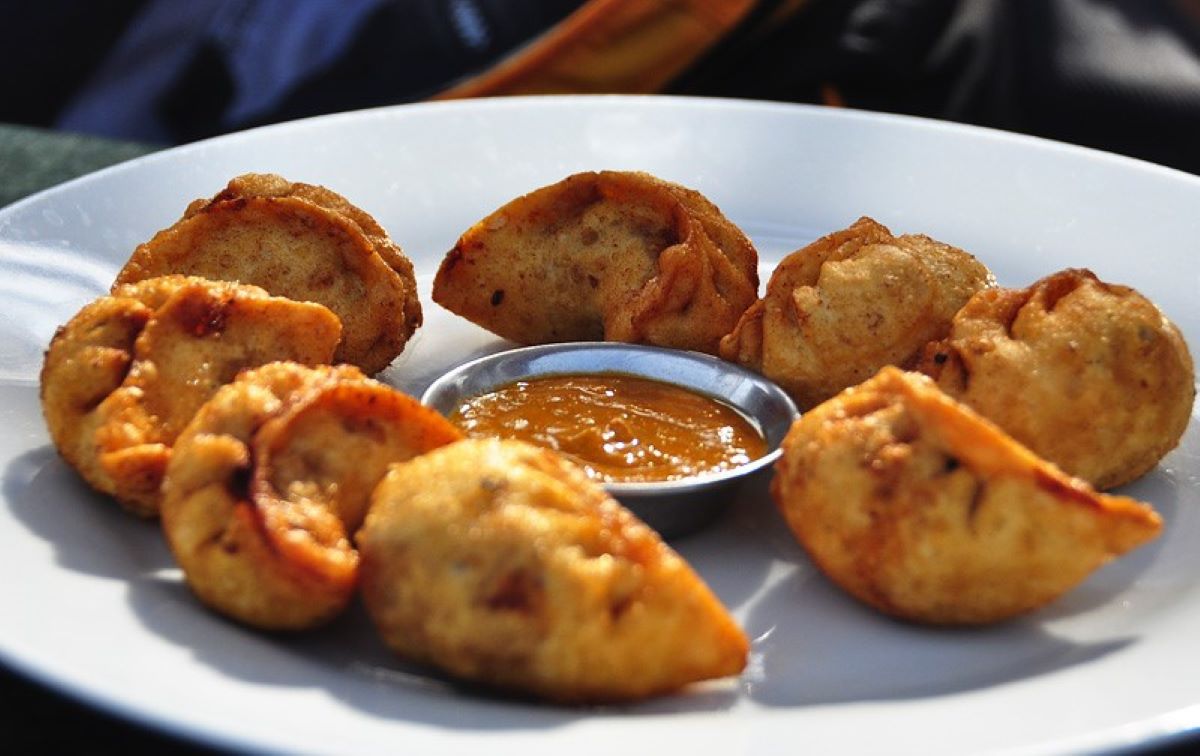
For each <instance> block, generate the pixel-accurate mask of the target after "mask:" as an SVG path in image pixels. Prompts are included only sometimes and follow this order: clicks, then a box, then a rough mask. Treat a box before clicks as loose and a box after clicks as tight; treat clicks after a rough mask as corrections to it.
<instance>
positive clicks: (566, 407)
mask: <svg viewBox="0 0 1200 756" xmlns="http://www.w3.org/2000/svg"><path fill="white" fill-rule="evenodd" d="M450 420H451V421H452V422H454V423H455V424H456V425H458V426H459V427H460V428H462V429H463V431H464V432H465V433H466V434H467V435H469V436H473V437H487V436H500V437H503V438H515V439H520V440H522V441H528V442H530V443H533V444H537V445H538V446H543V447H546V448H549V449H554V450H555V451H557V452H559V453H561V454H564V455H565V456H567V457H568V458H570V459H572V460H573V461H575V462H576V463H577V464H579V465H580V466H582V467H583V468H584V470H585V471H586V472H587V474H588V475H589V476H591V477H592V478H594V479H597V480H601V481H604V482H613V483H633V482H652V481H664V480H677V479H680V478H690V477H693V476H696V475H704V474H708V473H716V472H721V471H722V470H730V469H733V468H735V467H739V466H741V465H744V464H746V463H747V462H750V461H751V460H754V459H757V458H758V457H761V456H763V455H764V454H766V453H767V443H766V441H765V440H764V439H763V436H762V433H760V432H759V431H758V429H757V428H755V427H754V425H753V424H751V422H750V421H749V420H747V419H746V418H745V417H743V416H742V415H741V414H740V413H738V412H737V411H736V410H734V409H733V408H732V407H729V406H727V405H725V404H722V403H721V402H719V401H717V400H715V399H711V398H709V397H707V396H703V395H701V394H697V393H695V392H692V391H689V390H687V389H685V388H681V387H679V386H674V385H671V384H669V383H663V382H661V381H654V380H650V379H647V378H640V377H637V376H632V375H624V374H619V373H607V374H603V375H600V374H593V375H552V376H545V377H540V378H531V379H528V380H522V381H517V382H515V383H511V384H508V385H507V386H502V387H500V388H499V389H496V390H494V391H491V392H489V393H486V394H482V395H480V396H477V397H474V398H471V399H467V400H464V401H463V402H462V403H461V404H460V405H459V406H458V408H457V409H456V410H455V411H454V412H453V413H451V415H450Z"/></svg>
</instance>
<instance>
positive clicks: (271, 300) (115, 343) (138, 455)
mask: <svg viewBox="0 0 1200 756" xmlns="http://www.w3.org/2000/svg"><path fill="white" fill-rule="evenodd" d="M340 334H341V326H340V325H339V323H338V319H337V317H336V316H334V314H333V313H332V312H330V311H329V310H328V309H326V308H325V307H323V306H321V305H318V304H313V303H302V302H293V301H291V300H288V299H282V298H279V297H271V296H268V295H267V293H266V292H265V291H263V290H262V289H260V288H258V287H256V286H248V285H240V284H234V283H227V282H216V281H208V280H205V279H201V278H188V277H185V276H165V277H162V278H151V279H147V280H145V281H141V282H139V283H136V284H129V285H126V286H118V287H116V288H115V289H114V290H113V293H112V295H111V296H106V297H101V298H99V299H97V300H96V301H95V302H93V303H91V304H89V305H87V306H86V307H84V308H83V309H82V310H81V311H80V312H79V313H78V314H76V315H75V317H73V318H72V319H71V320H70V322H68V323H67V324H66V325H64V326H62V327H61V328H59V329H58V331H57V333H55V335H54V339H53V340H52V341H51V342H50V348H49V349H48V350H47V352H46V360H45V363H44V365H43V367H42V374H41V399H42V411H43V413H44V414H45V417H46V425H47V426H48V427H49V429H50V437H51V438H52V439H53V441H54V444H55V446H56V447H58V450H59V453H61V454H62V456H63V458H64V459H65V460H66V461H67V462H68V463H69V464H70V465H71V466H72V467H74V468H75V469H76V470H78V471H79V472H80V474H81V475H82V476H83V478H84V479H85V480H86V481H87V482H88V484H89V485H91V486H92V487H93V488H95V489H97V490H99V491H102V492H104V493H106V494H109V495H111V496H113V497H115V498H116V499H117V501H119V502H120V503H121V504H122V505H123V506H125V507H126V508H127V509H129V510H131V511H133V512H136V513H137V514H139V515H143V516H153V515H155V514H157V512H158V505H159V499H160V493H159V486H160V484H161V483H162V476H163V473H164V472H165V470H166V467H167V462H168V460H169V459H170V457H171V447H172V445H173V444H174V442H175V438H176V437H177V436H178V435H179V433H180V431H182V430H183V427H184V426H185V425H186V424H187V423H188V421H190V420H191V419H192V415H193V414H195V412H196V410H198V409H199V408H200V406H201V405H202V404H203V403H204V402H205V401H206V400H207V399H208V398H209V397H210V396H211V395H212V394H213V392H214V391H216V390H217V388H219V387H220V386H221V385H223V384H225V383H228V382H229V381H231V380H233V378H234V376H235V375H237V373H238V371H239V370H241V369H243V368H247V367H253V366H255V365H261V364H263V363H266V362H271V361H274V360H295V361H297V362H304V363H309V364H319V363H324V362H328V361H329V359H330V358H331V357H332V356H333V353H334V348H335V347H336V345H337V343H338V339H339V336H340Z"/></svg>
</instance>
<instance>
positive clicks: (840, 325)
mask: <svg viewBox="0 0 1200 756" xmlns="http://www.w3.org/2000/svg"><path fill="white" fill-rule="evenodd" d="M993 283H994V281H993V278H992V274H991V272H989V271H988V269H987V268H986V267H984V265H983V264H982V263H980V262H979V261H978V260H976V259H975V258H974V257H972V256H971V255H969V254H967V253H966V252H963V251H962V250H961V249H957V248H955V247H951V246H949V245H947V244H942V243H940V242H937V241H934V240H933V239H930V238H929V237H927V236H912V235H906V236H900V237H895V236H892V234H891V232H890V231H888V230H887V228H885V227H884V226H881V225H880V224H878V223H876V222H875V221H873V220H871V219H870V218H860V219H859V220H858V221H857V222H856V223H854V225H852V226H850V227H849V228H847V229H844V230H842V231H838V232H835V233H833V234H830V235H828V236H825V237H822V238H821V239H818V240H817V241H815V242H813V243H812V244H810V245H808V246H807V247H804V248H803V249H799V250H797V251H795V252H793V253H791V254H790V255H788V256H787V257H786V258H784V260H783V261H782V262H781V263H780V264H779V266H778V267H777V268H776V269H775V272H774V273H773V274H772V275H771V279H770V281H768V282H767V293H766V295H765V296H764V297H763V298H762V299H760V300H759V301H758V302H756V303H755V304H754V306H752V307H751V308H750V309H749V310H747V311H746V313H745V315H743V316H742V318H741V321H740V322H739V323H738V324H737V329H736V330H734V332H733V333H731V334H729V335H728V336H726V337H725V338H724V339H723V340H722V341H721V356H722V357H724V358H725V359H727V360H731V361H733V362H738V363H740V364H742V365H745V366H747V367H749V368H751V369H753V370H757V371H758V372H760V373H762V374H763V375H765V376H767V377H768V378H770V379H771V380H773V381H775V382H776V383H778V384H779V385H780V386H782V387H783V388H784V390H786V391H787V392H788V393H790V394H791V395H792V397H793V398H794V399H795V400H796V403H797V404H798V405H799V406H800V408H801V409H807V408H809V407H812V406H814V405H816V404H818V403H820V402H822V401H824V400H826V399H828V398H829V397H831V396H833V395H834V394H836V393H837V392H838V391H841V390H842V389H844V388H846V387H847V386H852V385H854V384H856V383H859V382H861V381H863V380H865V379H867V378H869V377H870V376H872V375H874V374H875V372H876V371H878V370H879V368H881V367H882V366H884V365H900V366H905V365H907V364H908V363H910V362H911V361H912V360H913V359H914V358H916V356H917V354H918V353H919V352H920V350H921V348H922V347H923V346H924V345H925V344H926V342H928V341H931V340H933V339H937V338H941V337H942V336H944V335H945V334H946V332H947V331H948V330H949V328H950V319H951V318H952V317H953V316H954V313H955V312H957V311H958V308H960V307H962V305H963V303H965V302H966V301H967V299H968V298H970V296H971V295H972V294H974V293H975V292H976V291H979V290H980V289H983V288H986V287H989V286H992V285H993Z"/></svg>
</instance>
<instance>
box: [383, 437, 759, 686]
mask: <svg viewBox="0 0 1200 756" xmlns="http://www.w3.org/2000/svg"><path fill="white" fill-rule="evenodd" d="M359 548H360V549H361V554H362V559H363V565H362V577H363V594H364V597H365V599H366V603H367V608H368V610H369V611H370V613H371V615H372V617H373V618H374V620H375V623H376V625H377V626H378V627H379V630H380V631H381V633H382V635H383V637H384V639H385V641H386V642H387V643H388V645H390V646H391V647H392V648H393V649H394V650H395V651H397V652H398V653H400V654H401V655H403V656H405V657H407V658H409V659H413V660H416V661H421V662H427V663H430V664H433V665H435V666H438V667H440V668H442V669H445V670H446V671H448V672H450V673H452V674H454V675H457V676H459V677H462V678H466V679H470V680H477V681H482V682H485V683H489V684H491V685H496V686H500V687H505V688H514V689H517V690H521V691H525V692H529V693H533V694H536V695H539V696H543V697H546V698H550V699H554V700H559V701H573V702H592V701H612V700H621V699H634V698H640V697H644V696H649V695H654V694H659V693H666V692H669V691H672V690H675V689H677V688H680V687H682V686H683V685H686V684H688V683H691V682H694V681H698V680H704V679H709V678H716V677H723V676H725V675H733V674H737V673H738V672H740V671H741V669H742V668H743V666H744V665H745V662H746V654H747V651H748V644H747V640H746V637H745V635H744V634H743V633H742V631H741V630H740V629H739V628H738V626H737V625H736V624H735V623H734V621H733V619H732V618H731V617H730V616H729V615H728V613H727V612H726V611H725V609H724V607H722V606H721V604H720V603H719V601H718V600H717V599H716V597H714V596H713V594H712V593H711V591H709V589H708V588H707V587H706V586H705V585H704V583H703V582H701V580H700V579H699V578H698V577H697V576H696V574H695V573H694V572H692V570H691V568H689V567H688V565H687V563H685V562H684V561H683V559H681V558H680V557H679V555H677V554H676V553H675V552H674V551H672V550H671V548H670V547H669V546H667V545H666V544H665V543H663V542H662V540H661V539H660V538H659V537H658V535H657V534H656V533H655V532H654V531H653V530H651V529H650V528H648V527H647V526H646V525H644V524H642V523H641V522H640V521H639V520H638V519H637V518H636V517H634V516H633V515H632V514H630V513H629V512H628V511H627V510H625V509H624V508H623V507H621V506H620V505H619V504H618V503H617V502H616V501H614V500H613V499H612V498H611V497H609V496H608V495H607V494H606V493H605V492H604V490H603V489H602V488H600V487H599V486H598V485H597V484H596V483H594V482H593V481H591V480H589V479H588V478H587V476H586V475H584V474H583V472H582V471H581V470H579V469H578V468H577V467H575V466H574V465H571V464H570V463H568V462H566V461H565V460H563V458H562V457H559V456H558V455H556V454H555V453H554V452H551V451H549V450H545V449H541V448H538V447H535V446H532V445H529V444H525V443H523V442H519V441H500V440H496V439H472V440H468V441H461V442H459V443H456V444H452V445H450V446H446V447H444V448H442V449H438V450H436V451H434V452H431V453H430V454H427V455H425V456H422V457H418V458H416V459H414V460H412V461H410V462H406V463H403V464H400V465H396V466H394V467H393V468H392V470H391V471H390V472H389V473H388V475H387V477H385V478H384V479H383V481H382V482H381V483H380V484H379V487H378V488H377V489H376V491H375V496H374V498H373V502H372V505H371V510H370V514H368V516H367V521H366V524H365V525H364V526H363V529H362V530H361V531H360V533H359Z"/></svg>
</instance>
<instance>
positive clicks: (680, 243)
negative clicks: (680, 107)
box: [433, 171, 758, 354]
mask: <svg viewBox="0 0 1200 756" xmlns="http://www.w3.org/2000/svg"><path fill="white" fill-rule="evenodd" d="M757 295H758V253H757V252H756V251H755V249H754V246H753V245H752V244H751V243H750V240H749V239H748V238H746V235H745V234H743V233H742V232H741V231H740V230H739V229H738V228H737V227H736V226H735V225H733V224H732V223H731V222H730V221H729V220H728V219H726V218H725V216H723V215H722V214H721V212H720V210H718V209H717V208H716V206H714V205H713V204H712V203H711V202H709V201H708V200H707V199H705V198H704V197H703V196H701V195H700V194H699V193H698V192H696V191H693V190H691V189H687V188H684V187H682V186H679V185H678V184H673V183H670V182H667V181H663V180H661V179H658V178H655V177H653V176H650V175H648V174H645V173H635V172H621V171H603V172H600V173H580V174H576V175H573V176H570V177H568V178H566V179H564V180H563V181H560V182H559V183H557V184H552V185H550V186H546V187H543V188H541V189H538V190H537V191H534V192H532V193H530V194H527V195H525V196H523V197H519V198H517V199H515V200H513V201H511V202H509V203H508V204H506V205H505V206H503V207H501V208H500V209H499V210H497V211H495V212H494V213H492V214H491V215H489V216H488V217H486V218H484V219H483V220H481V221H479V222H478V223H476V224H475V225H474V226H472V227H471V228H470V229H469V230H468V231H467V232H466V233H465V234H463V236H462V238H460V239H459V240H458V243H457V244H456V245H455V246H454V249H452V250H451V251H450V252H449V254H447V255H446V257H445V259H444V260H443V261H442V264H441V267H440V268H439V269H438V272H437V277H436V278H435V279H434V283H433V299H434V301H435V302H437V303H438V304H440V305H442V306H443V307H445V308H446V309H448V310H450V311H451V312H454V313H456V314H458V315H461V316H463V317H465V318H467V319H468V320H470V321H472V322H474V323H476V324H478V325H480V326H482V327H484V328H486V329H488V330H489V331H491V332H493V333H495V334H497V335H499V336H503V337H504V338H507V339H511V340H512V341H516V342H518V343H521V344H543V343H548V342H559V341H592V340H608V341H624V342H633V343H644V344H654V345H657V346H664V347H676V348H680V349H693V350H697V351H701V352H708V353H710V354H715V353H716V350H717V343H718V341H719V340H720V339H721V337H722V336H724V335H725V334H727V333H729V331H730V330H732V329H733V326H734V324H735V323H737V320H738V318H739V317H740V316H741V314H742V312H744V311H745V309H746V308H747V307H749V306H750V304H751V303H752V302H753V301H754V300H755V298H756V297H757Z"/></svg>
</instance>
